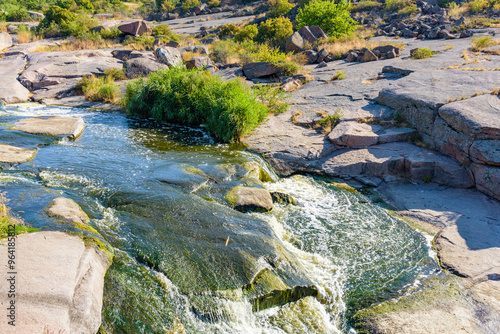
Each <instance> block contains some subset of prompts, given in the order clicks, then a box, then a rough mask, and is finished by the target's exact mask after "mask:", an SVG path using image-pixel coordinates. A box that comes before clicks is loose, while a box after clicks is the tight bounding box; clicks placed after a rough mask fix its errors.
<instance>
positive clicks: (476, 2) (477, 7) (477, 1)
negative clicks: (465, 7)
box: [469, 0, 490, 12]
mask: <svg viewBox="0 0 500 334" xmlns="http://www.w3.org/2000/svg"><path fill="white" fill-rule="evenodd" d="M469 6H470V10H471V11H473V12H480V11H482V10H484V9H486V8H488V7H489V6H490V4H489V2H488V0H473V1H471V2H469Z"/></svg>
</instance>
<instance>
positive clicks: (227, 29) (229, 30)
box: [219, 23, 240, 38]
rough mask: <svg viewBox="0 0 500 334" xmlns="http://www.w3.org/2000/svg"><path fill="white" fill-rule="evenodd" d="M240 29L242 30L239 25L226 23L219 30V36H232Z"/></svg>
mask: <svg viewBox="0 0 500 334" xmlns="http://www.w3.org/2000/svg"><path fill="white" fill-rule="evenodd" d="M239 31H240V27H238V26H237V25H236V24H234V23H226V24H224V25H223V26H222V28H221V29H220V31H219V37H220V38H226V37H230V36H232V35H234V34H236V33H237V32H239Z"/></svg>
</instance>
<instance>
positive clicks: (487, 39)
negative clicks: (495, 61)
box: [471, 36, 498, 52]
mask: <svg viewBox="0 0 500 334" xmlns="http://www.w3.org/2000/svg"><path fill="white" fill-rule="evenodd" d="M496 44H498V42H497V41H495V40H494V39H493V38H492V37H491V36H481V37H476V38H474V39H473V40H472V47H471V50H472V51H474V52H477V51H481V50H483V49H484V48H487V47H488V46H492V45H496Z"/></svg>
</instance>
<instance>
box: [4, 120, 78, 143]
mask: <svg viewBox="0 0 500 334" xmlns="http://www.w3.org/2000/svg"><path fill="white" fill-rule="evenodd" d="M11 129H12V130H18V131H23V132H27V133H32V134H37V135H47V136H70V137H72V138H76V137H78V136H79V135H81V134H82V132H83V129H85V123H84V122H83V119H81V118H74V117H64V116H42V117H33V118H25V119H22V120H20V121H18V122H17V123H16V124H14V126H13V127H12V128H11Z"/></svg>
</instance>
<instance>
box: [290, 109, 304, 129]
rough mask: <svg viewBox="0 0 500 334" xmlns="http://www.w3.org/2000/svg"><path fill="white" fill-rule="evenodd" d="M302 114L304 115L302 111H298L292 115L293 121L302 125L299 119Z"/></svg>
mask: <svg viewBox="0 0 500 334" xmlns="http://www.w3.org/2000/svg"><path fill="white" fill-rule="evenodd" d="M300 116H302V111H300V110H299V111H297V112H296V113H295V114H293V115H292V119H291V121H292V123H293V124H295V125H301V124H300V123H299V122H298V121H297V118H299V117H300Z"/></svg>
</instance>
